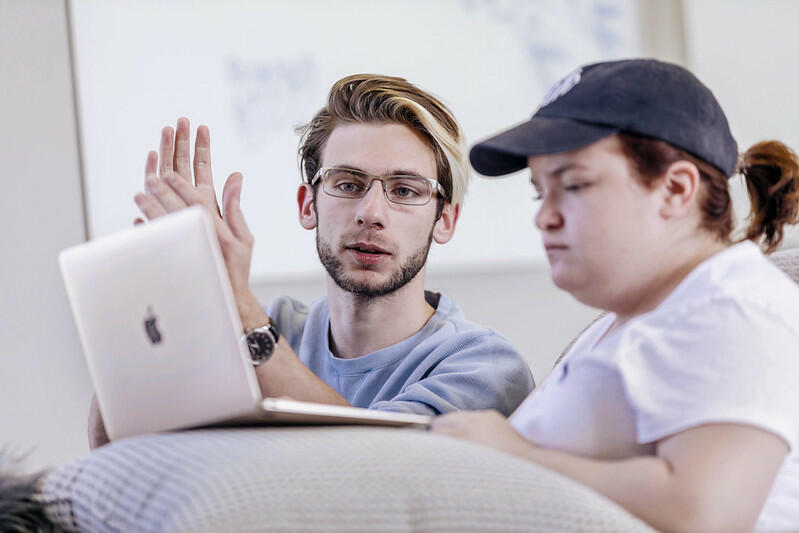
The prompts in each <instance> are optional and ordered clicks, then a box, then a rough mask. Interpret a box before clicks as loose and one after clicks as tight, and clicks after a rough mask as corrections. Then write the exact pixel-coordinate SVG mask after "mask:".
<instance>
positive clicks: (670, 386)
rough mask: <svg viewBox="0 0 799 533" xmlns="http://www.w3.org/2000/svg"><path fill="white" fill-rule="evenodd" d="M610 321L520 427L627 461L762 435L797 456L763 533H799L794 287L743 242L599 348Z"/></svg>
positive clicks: (542, 393) (534, 437)
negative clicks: (665, 446) (662, 445)
mask: <svg viewBox="0 0 799 533" xmlns="http://www.w3.org/2000/svg"><path fill="white" fill-rule="evenodd" d="M615 318H616V317H615V315H613V314H612V313H611V314H609V315H607V316H605V317H603V318H602V319H600V320H598V321H597V322H596V323H594V324H593V325H592V326H591V327H590V328H588V329H587V330H586V331H585V332H584V333H583V334H582V335H581V336H580V337H579V338H578V339H577V341H576V342H575V343H574V345H573V346H572V348H571V349H570V350H569V352H568V353H567V354H566V356H565V357H564V358H563V359H562V360H561V361H560V363H559V364H558V365H557V367H556V368H555V369H554V370H553V371H552V373H551V374H550V375H549V377H548V378H547V379H546V380H545V381H544V383H542V384H541V385H539V386H538V388H537V389H536V390H535V391H534V392H533V393H532V394H531V395H530V396H528V397H527V399H526V400H525V401H524V403H522V405H521V406H520V407H519V408H518V409H517V410H516V412H515V413H514V414H513V415H512V416H511V420H510V422H511V424H512V425H513V427H514V428H515V429H516V430H517V431H519V432H520V433H521V434H522V435H524V436H525V437H527V438H528V439H529V440H531V441H532V442H533V443H535V444H537V445H540V446H542V447H546V448H552V449H557V450H562V451H566V452H570V453H574V454H579V455H583V456H587V457H593V458H597V459H623V458H628V457H632V456H637V455H652V454H654V446H655V444H654V443H655V442H656V441H658V440H659V439H662V438H664V437H667V436H669V435H673V434H675V433H678V432H680V431H683V430H686V429H688V428H692V427H695V426H699V425H701V424H707V423H717V422H722V423H723V422H730V423H739V424H747V425H752V426H756V427H758V428H761V429H764V430H766V431H769V432H771V433H773V434H775V435H777V436H779V437H781V438H782V439H783V440H785V441H786V442H787V444H788V446H789V447H790V449H791V451H790V453H789V455H788V457H787V458H786V460H785V462H784V463H783V465H782V468H781V469H780V472H779V474H778V476H777V480H776V482H775V484H774V486H773V488H772V490H771V493H770V494H769V497H768V499H767V500H766V503H765V506H764V508H763V511H762V512H761V514H760V517H759V519H758V523H757V529H758V530H764V531H773V530H790V531H799V448H797V445H799V286H797V285H796V284H795V283H794V282H793V281H791V280H790V279H789V278H788V277H787V276H785V274H783V273H782V272H781V271H780V270H779V269H778V268H776V267H775V266H774V265H772V264H771V263H770V262H769V261H768V260H767V259H766V258H765V257H764V256H763V255H762V254H761V253H760V250H759V249H758V248H757V246H755V245H754V244H752V243H750V242H744V243H740V244H736V245H734V246H732V247H730V248H728V249H726V250H724V251H722V252H720V253H718V254H716V255H715V256H713V257H711V258H710V259H708V260H707V261H705V262H703V263H702V264H700V265H699V266H697V267H696V268H695V269H694V270H693V271H692V272H691V273H690V274H689V275H688V276H687V277H686V278H685V279H684V280H683V281H682V282H681V283H680V285H679V286H678V287H677V288H676V289H674V291H672V293H671V294H670V295H669V296H668V297H667V298H666V299H665V300H664V301H663V302H662V303H661V304H660V305H659V306H658V307H657V308H655V309H654V310H652V311H650V312H648V313H645V314H643V315H640V316H638V317H635V318H633V319H631V320H630V321H628V322H627V323H626V324H624V325H622V326H621V327H619V328H618V329H617V330H615V331H613V332H611V333H610V334H609V335H608V336H607V337H605V338H604V339H602V336H603V334H604V333H605V332H606V331H607V330H608V328H609V327H610V325H611V324H612V323H613V321H614V320H615ZM600 339H602V340H601V342H599V340H600ZM740 459H741V461H752V458H751V457H746V456H741V458H740ZM753 464H755V463H754V462H753Z"/></svg>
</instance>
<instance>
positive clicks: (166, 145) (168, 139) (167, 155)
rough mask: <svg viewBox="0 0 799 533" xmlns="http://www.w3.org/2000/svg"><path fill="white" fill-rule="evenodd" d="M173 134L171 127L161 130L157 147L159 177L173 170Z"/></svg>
mask: <svg viewBox="0 0 799 533" xmlns="http://www.w3.org/2000/svg"><path fill="white" fill-rule="evenodd" d="M174 142H175V132H174V130H172V128H171V127H169V126H165V127H164V128H163V129H162V130H161V145H160V146H159V149H158V151H159V153H160V156H161V157H160V160H161V166H160V167H159V169H158V175H159V176H161V177H164V176H166V175H167V174H168V173H169V172H172V171H173V170H174V162H173V160H172V157H173V153H174Z"/></svg>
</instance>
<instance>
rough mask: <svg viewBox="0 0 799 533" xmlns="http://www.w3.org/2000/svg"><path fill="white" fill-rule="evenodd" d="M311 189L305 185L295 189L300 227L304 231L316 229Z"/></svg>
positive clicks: (314, 207)
mask: <svg viewBox="0 0 799 533" xmlns="http://www.w3.org/2000/svg"><path fill="white" fill-rule="evenodd" d="M313 197H314V194H313V187H311V186H310V185H308V184H307V183H302V184H300V188H299V189H297V206H298V207H299V208H300V213H299V215H300V225H301V226H302V227H303V228H305V229H314V228H315V227H316V206H315V205H314V201H313Z"/></svg>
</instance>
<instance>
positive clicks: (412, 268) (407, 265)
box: [316, 228, 434, 300]
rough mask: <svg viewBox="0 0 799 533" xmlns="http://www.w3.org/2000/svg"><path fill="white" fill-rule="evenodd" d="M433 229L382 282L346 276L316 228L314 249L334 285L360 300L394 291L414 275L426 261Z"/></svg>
mask: <svg viewBox="0 0 799 533" xmlns="http://www.w3.org/2000/svg"><path fill="white" fill-rule="evenodd" d="M433 229H434V228H430V234H429V235H428V237H427V242H426V243H425V244H424V245H423V246H421V247H420V248H418V249H417V250H416V251H415V252H413V253H412V254H411V255H410V257H408V259H407V260H406V261H405V262H404V263H403V264H402V265H400V267H399V268H398V269H397V270H395V271H394V272H393V273H392V274H391V276H390V277H389V279H387V280H386V281H384V282H382V283H369V282H366V281H357V280H355V279H353V278H352V277H350V276H348V275H347V273H346V271H345V270H344V265H343V264H342V263H341V261H340V260H339V258H338V257H336V254H335V251H334V250H333V247H332V246H330V244H329V243H328V242H327V241H325V240H323V239H322V238H321V237H320V236H319V229H318V228H317V230H316V251H317V253H318V254H319V260H320V261H321V262H322V265H323V266H324V267H325V270H326V271H327V273H328V274H329V275H330V277H331V278H332V279H333V281H334V282H335V283H336V285H338V286H339V287H340V288H341V289H343V290H345V291H347V292H349V293H351V294H353V295H355V296H357V297H358V298H359V299H361V300H371V299H373V298H379V297H381V296H386V295H388V294H391V293H393V292H396V291H397V290H399V289H401V288H402V287H404V286H405V285H407V284H408V283H410V282H411V280H413V278H415V277H416V275H417V274H418V273H419V272H420V271H421V270H422V267H424V265H425V263H426V262H427V254H428V253H429V252H430V245H431V244H432V243H433Z"/></svg>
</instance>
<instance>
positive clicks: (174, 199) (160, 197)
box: [144, 172, 191, 213]
mask: <svg viewBox="0 0 799 533" xmlns="http://www.w3.org/2000/svg"><path fill="white" fill-rule="evenodd" d="M176 177H179V176H178V175H177V173H176V172H170V173H169V174H167V175H166V176H165V177H164V179H159V178H148V179H146V180H145V181H144V188H145V190H146V191H147V192H148V193H149V194H150V196H152V197H153V198H155V200H156V201H157V202H158V203H159V204H161V206H162V207H163V208H164V210H165V211H166V212H167V213H171V212H173V211H177V210H178V209H183V208H184V207H186V206H187V205H191V204H190V203H189V201H188V200H187V199H185V198H183V195H182V194H180V193H179V192H177V191H176V189H175V188H174V186H172V183H173V181H181V180H182V178H181V179H180V180H174V178H176ZM183 183H185V181H183Z"/></svg>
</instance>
